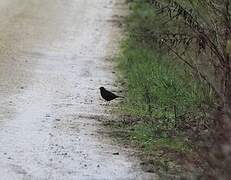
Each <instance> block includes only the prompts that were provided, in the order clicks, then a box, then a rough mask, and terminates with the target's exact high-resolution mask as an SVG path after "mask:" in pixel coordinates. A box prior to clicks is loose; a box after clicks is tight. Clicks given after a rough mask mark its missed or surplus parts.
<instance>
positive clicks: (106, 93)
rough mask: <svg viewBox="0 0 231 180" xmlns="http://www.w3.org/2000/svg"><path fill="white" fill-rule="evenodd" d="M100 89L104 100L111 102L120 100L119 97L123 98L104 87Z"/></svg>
mask: <svg viewBox="0 0 231 180" xmlns="http://www.w3.org/2000/svg"><path fill="white" fill-rule="evenodd" d="M99 89H100V94H101V96H102V98H103V99H105V100H106V101H111V100H113V99H115V98H119V97H120V98H123V97H122V96H117V95H115V94H114V93H112V92H110V91H108V90H106V89H105V88H104V87H100V88H99Z"/></svg>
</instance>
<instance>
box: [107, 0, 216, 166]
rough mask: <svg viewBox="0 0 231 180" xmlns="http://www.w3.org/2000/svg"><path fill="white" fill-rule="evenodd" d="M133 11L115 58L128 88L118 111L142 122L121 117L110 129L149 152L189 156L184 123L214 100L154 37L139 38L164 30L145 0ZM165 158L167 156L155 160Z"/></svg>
mask: <svg viewBox="0 0 231 180" xmlns="http://www.w3.org/2000/svg"><path fill="white" fill-rule="evenodd" d="M131 10H132V11H131V14H130V15H129V16H128V17H127V20H126V21H125V24H126V34H127V36H126V38H125V39H124V40H123V42H122V45H121V51H120V53H119V55H118V57H117V62H118V71H119V72H121V73H120V75H119V80H120V81H121V82H123V84H124V89H125V92H126V93H125V96H126V99H125V100H124V101H123V102H122V103H121V104H120V107H119V113H120V114H122V115H128V116H129V117H130V119H131V117H134V119H137V118H139V119H141V121H139V122H135V123H126V117H125V121H118V122H113V123H112V124H111V125H112V126H113V129H117V130H118V129H119V130H122V131H124V132H125V133H122V134H121V133H118V134H115V135H116V136H119V137H120V138H124V139H126V141H129V143H131V144H136V146H138V147H140V148H142V149H143V150H144V152H145V153H146V154H147V155H148V154H155V152H158V151H159V150H164V151H168V152H176V153H182V154H187V153H188V154H190V153H191V152H192V151H193V143H192V142H190V141H189V138H190V135H189V138H188V136H187V132H185V129H184V127H185V125H189V126H194V125H195V124H192V125H191V121H194V122H195V120H196V121H203V120H204V116H205V113H204V111H203V107H204V105H210V104H212V103H213V100H214V94H213V91H212V90H211V89H210V88H209V87H208V86H206V85H205V84H204V83H203V82H201V81H199V80H198V79H197V78H195V76H194V74H193V73H192V72H191V71H190V69H189V68H188V67H187V66H186V65H185V64H182V63H180V62H179V61H178V60H176V57H171V56H169V55H168V54H167V53H166V51H162V50H160V49H158V48H157V47H158V45H157V44H156V43H155V41H152V40H151V39H150V38H147V37H146V36H140V35H142V34H145V35H147V34H149V33H150V32H152V31H154V30H153V29H155V31H158V30H159V31H161V30H163V28H164V27H160V26H158V23H159V22H158V17H157V16H156V14H155V13H154V11H153V10H152V9H151V8H150V5H149V4H148V3H144V2H142V1H135V3H133V4H132V6H131ZM182 127H183V128H182ZM119 132H121V131H119ZM166 159H168V156H167V155H166V156H165V157H158V159H156V161H162V160H163V161H165V160H166ZM174 163H176V164H177V162H174Z"/></svg>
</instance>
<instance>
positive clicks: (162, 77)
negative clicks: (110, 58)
mask: <svg viewBox="0 0 231 180" xmlns="http://www.w3.org/2000/svg"><path fill="white" fill-rule="evenodd" d="M129 7H130V10H131V11H130V15H129V16H128V17H127V18H126V20H125V26H126V28H125V29H126V38H125V40H124V41H123V44H122V48H121V53H120V55H119V57H118V61H119V67H118V68H119V69H120V70H121V72H122V73H121V77H120V80H121V81H122V82H124V84H125V85H124V88H125V90H127V91H126V97H127V99H126V100H125V101H124V102H123V103H122V104H121V108H120V110H121V111H120V112H122V114H123V116H121V119H122V120H121V121H119V122H117V123H114V124H113V127H116V128H119V129H122V130H123V132H124V133H121V132H120V133H117V135H120V137H121V136H122V137H126V139H127V140H129V142H132V144H136V146H138V147H139V148H141V149H143V150H144V152H145V155H144V156H143V158H147V157H148V158H149V164H152V165H153V168H157V169H159V170H157V169H155V172H157V171H159V172H160V174H162V175H163V174H164V175H165V176H166V175H167V174H169V178H172V179H175V178H176V177H179V176H181V175H182V176H185V173H186V174H187V178H189V177H194V178H198V179H199V178H201V179H227V180H228V179H231V165H230V164H231V64H230V63H231V60H230V58H231V57H230V53H231V40H230V39H231V2H230V0H130V1H129ZM150 157H152V158H150Z"/></svg>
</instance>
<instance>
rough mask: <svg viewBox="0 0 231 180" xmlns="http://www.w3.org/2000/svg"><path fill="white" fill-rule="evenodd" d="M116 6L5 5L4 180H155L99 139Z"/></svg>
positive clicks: (0, 170) (1, 73)
mask: <svg viewBox="0 0 231 180" xmlns="http://www.w3.org/2000/svg"><path fill="white" fill-rule="evenodd" d="M115 1H116V0H115ZM115 1H108V0H49V1H48V0H33V1H32V0H1V2H0V17H1V21H0V175H1V178H0V179H1V180H16V179H17V180H21V179H22V180H27V179H28V180H29V179H39V180H40V179H41V180H43V179H44V180H45V179H47V180H52V179H55V180H69V179H74V180H78V179H80V180H85V179H86V180H87V179H88V180H103V179H108V180H109V179H110V180H114V179H118V180H123V179H124V180H129V179H131V180H133V179H134V180H135V179H142V180H145V179H151V178H149V177H148V176H149V175H148V174H145V173H143V172H142V171H141V170H140V168H139V166H138V164H139V163H138V161H137V160H135V159H133V158H131V157H130V156H129V155H128V151H125V150H124V148H120V147H118V146H116V145H111V143H110V141H109V140H108V139H105V138H103V137H102V136H100V135H99V134H98V133H97V131H98V130H99V128H100V126H99V122H98V120H97V119H98V118H97V117H100V116H102V115H103V116H105V115H107V114H105V111H104V110H105V108H107V106H105V103H104V102H103V101H102V100H101V99H100V97H99V92H98V87H99V86H106V87H109V88H110V87H112V84H113V78H114V76H113V73H112V65H111V62H110V61H108V60H107V59H108V58H107V57H108V56H110V53H111V51H112V48H113V44H112V36H111V31H112V29H113V28H114V27H113V26H112V22H113V21H111V19H112V18H113V8H114V7H115ZM115 152H119V155H113V153H115Z"/></svg>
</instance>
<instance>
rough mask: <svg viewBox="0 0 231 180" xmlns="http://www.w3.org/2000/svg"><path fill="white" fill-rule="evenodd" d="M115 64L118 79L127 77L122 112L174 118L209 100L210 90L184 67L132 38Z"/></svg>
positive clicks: (210, 97)
mask: <svg viewBox="0 0 231 180" xmlns="http://www.w3.org/2000/svg"><path fill="white" fill-rule="evenodd" d="M118 61H119V66H118V67H119V69H120V71H121V72H122V78H121V79H123V78H124V77H125V78H126V79H125V81H126V89H127V94H126V97H127V100H126V101H125V102H124V104H122V107H123V109H124V111H125V112H128V113H130V114H133V115H137V116H147V115H149V116H152V117H155V118H169V119H174V118H176V117H178V116H182V115H184V114H186V113H188V112H194V111H197V109H198V107H200V106H201V105H202V104H203V103H204V102H208V101H212V92H210V89H209V88H206V87H204V86H203V85H202V84H201V83H200V82H198V80H195V79H193V77H192V75H191V74H190V73H188V69H187V67H185V65H183V64H179V63H176V61H175V60H173V59H171V58H170V57H167V56H164V55H162V54H159V53H157V52H156V51H155V50H153V49H151V48H149V47H147V46H144V45H142V44H139V43H138V42H137V41H134V40H133V39H131V38H128V39H126V40H125V42H124V45H123V47H122V52H121V55H120V56H119V57H118Z"/></svg>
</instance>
